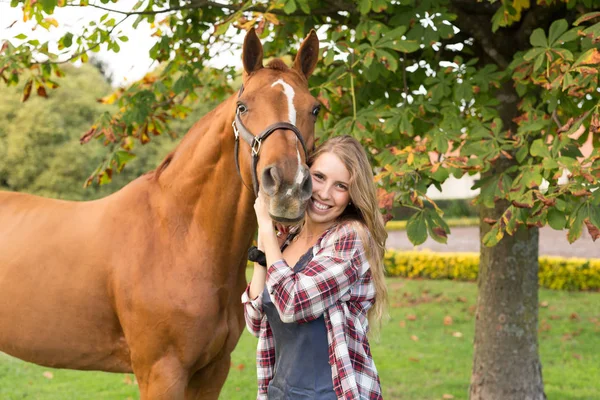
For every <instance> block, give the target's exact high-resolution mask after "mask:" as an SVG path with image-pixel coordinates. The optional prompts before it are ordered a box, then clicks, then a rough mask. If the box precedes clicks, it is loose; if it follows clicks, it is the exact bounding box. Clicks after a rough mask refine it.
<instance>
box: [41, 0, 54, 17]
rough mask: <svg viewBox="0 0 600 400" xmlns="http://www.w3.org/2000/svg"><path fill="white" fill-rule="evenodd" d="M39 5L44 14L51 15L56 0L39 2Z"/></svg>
mask: <svg viewBox="0 0 600 400" xmlns="http://www.w3.org/2000/svg"><path fill="white" fill-rule="evenodd" d="M40 3H41V4H42V8H43V9H44V12H45V13H46V14H52V13H53V12H54V8H55V7H56V3H57V0H41V1H40Z"/></svg>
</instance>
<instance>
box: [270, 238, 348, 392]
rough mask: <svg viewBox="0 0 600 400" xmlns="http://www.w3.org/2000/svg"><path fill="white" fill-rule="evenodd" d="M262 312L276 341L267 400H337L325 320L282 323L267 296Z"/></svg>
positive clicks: (307, 256)
mask: <svg viewBox="0 0 600 400" xmlns="http://www.w3.org/2000/svg"><path fill="white" fill-rule="evenodd" d="M312 256H313V255H312V248H310V249H309V250H308V251H307V252H306V253H305V254H304V255H303V256H302V257H300V259H299V260H298V262H297V263H296V265H295V266H294V272H300V271H302V270H303V269H304V268H305V267H306V265H307V264H308V263H309V262H310V260H311V259H312ZM263 310H264V312H265V313H266V314H267V319H268V321H269V325H270V326H271V330H272V331H273V337H274V339H275V371H274V376H273V379H272V380H271V382H270V383H269V388H268V392H267V393H268V398H269V400H337V397H336V394H335V391H334V390H333V383H332V380H331V366H330V365H329V345H328V343H327V330H326V328H325V319H324V317H323V316H322V315H321V316H320V317H319V318H317V319H315V320H312V321H310V322H307V323H302V324H299V323H296V322H292V323H289V324H286V323H283V322H282V321H281V318H280V317H279V314H278V313H277V310H276V309H275V306H274V305H273V302H272V301H271V297H270V296H269V292H268V291H267V288H266V287H265V290H264V292H263Z"/></svg>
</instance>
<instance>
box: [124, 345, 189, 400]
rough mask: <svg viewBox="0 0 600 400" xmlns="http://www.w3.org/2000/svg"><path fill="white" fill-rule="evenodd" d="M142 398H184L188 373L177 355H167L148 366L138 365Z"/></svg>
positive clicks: (136, 374)
mask: <svg viewBox="0 0 600 400" xmlns="http://www.w3.org/2000/svg"><path fill="white" fill-rule="evenodd" d="M134 373H135V376H136V379H137V381H138V384H139V389H140V400H184V399H185V388H186V386H187V380H188V373H187V370H185V369H184V368H183V366H182V365H181V362H180V360H179V359H178V358H177V357H176V356H175V355H165V356H163V357H162V358H160V359H158V360H156V361H155V362H153V363H151V364H150V365H148V366H147V367H146V366H144V365H141V366H136V365H135V363H134Z"/></svg>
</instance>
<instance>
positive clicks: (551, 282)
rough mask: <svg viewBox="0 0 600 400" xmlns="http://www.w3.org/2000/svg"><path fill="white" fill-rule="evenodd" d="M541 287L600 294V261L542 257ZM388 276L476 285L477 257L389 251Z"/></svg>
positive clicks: (460, 254)
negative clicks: (443, 280)
mask: <svg viewBox="0 0 600 400" xmlns="http://www.w3.org/2000/svg"><path fill="white" fill-rule="evenodd" d="M539 263H540V269H539V273H538V276H539V282H540V286H542V287H545V288H548V289H555V290H594V291H597V290H600V259H584V258H562V257H540V259H539ZM385 265H386V270H387V274H388V276H400V277H405V278H425V279H450V280H458V281H475V280H476V279H477V274H478V272H479V254H477V253H434V252H430V251H391V250H390V251H388V252H387V253H386V255H385Z"/></svg>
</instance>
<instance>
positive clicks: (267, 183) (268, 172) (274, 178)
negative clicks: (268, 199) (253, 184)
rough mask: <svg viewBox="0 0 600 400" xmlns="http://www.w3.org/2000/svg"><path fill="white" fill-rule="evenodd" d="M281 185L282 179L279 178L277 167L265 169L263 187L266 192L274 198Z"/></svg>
mask: <svg viewBox="0 0 600 400" xmlns="http://www.w3.org/2000/svg"><path fill="white" fill-rule="evenodd" d="M280 184H281V178H280V177H279V172H278V171H277V167H275V166H271V167H267V168H265V169H264V171H263V176H262V186H263V188H264V190H265V192H266V193H267V194H268V195H269V196H273V195H274V194H275V193H276V192H277V189H279V185H280Z"/></svg>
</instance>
